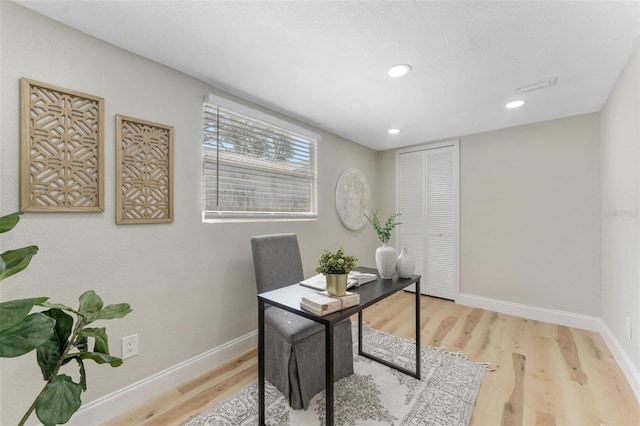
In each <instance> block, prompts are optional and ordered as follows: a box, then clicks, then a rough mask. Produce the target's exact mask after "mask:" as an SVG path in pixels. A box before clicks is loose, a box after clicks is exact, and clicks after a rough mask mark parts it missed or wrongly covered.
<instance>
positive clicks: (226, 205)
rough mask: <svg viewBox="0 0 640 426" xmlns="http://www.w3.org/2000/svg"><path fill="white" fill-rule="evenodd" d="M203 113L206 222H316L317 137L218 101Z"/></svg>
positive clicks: (207, 104) (207, 105)
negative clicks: (309, 220)
mask: <svg viewBox="0 0 640 426" xmlns="http://www.w3.org/2000/svg"><path fill="white" fill-rule="evenodd" d="M203 114H204V120H203V134H204V137H203V143H202V163H203V220H216V219H221V220H234V219H235V220H261V219H265V220H268V219H272V220H287V219H313V218H316V217H317V201H316V200H317V190H316V180H317V179H316V170H317V168H316V145H317V142H318V139H319V137H318V136H317V135H315V134H313V133H311V132H308V131H305V129H301V128H299V127H297V126H295V125H292V124H290V123H287V122H284V121H282V120H280V119H278V118H276V117H271V116H268V115H266V114H264V113H262V112H259V111H257V110H252V109H250V108H248V107H246V106H244V105H240V104H235V103H233V102H230V101H227V100H226V99H222V98H218V97H214V96H210V97H209V99H208V102H205V103H204V107H203Z"/></svg>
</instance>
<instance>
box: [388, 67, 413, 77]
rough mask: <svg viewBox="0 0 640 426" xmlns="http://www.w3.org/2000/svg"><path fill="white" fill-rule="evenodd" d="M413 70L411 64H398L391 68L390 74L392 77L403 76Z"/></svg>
mask: <svg viewBox="0 0 640 426" xmlns="http://www.w3.org/2000/svg"><path fill="white" fill-rule="evenodd" d="M409 71H411V65H408V64H398V65H394V66H392V67H391V68H389V71H388V74H389V76H390V77H402V76H403V75H406V74H407V73H408V72H409Z"/></svg>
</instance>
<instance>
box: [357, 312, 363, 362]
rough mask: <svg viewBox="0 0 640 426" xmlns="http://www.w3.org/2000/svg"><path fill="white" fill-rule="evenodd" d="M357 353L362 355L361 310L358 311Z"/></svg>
mask: <svg viewBox="0 0 640 426" xmlns="http://www.w3.org/2000/svg"><path fill="white" fill-rule="evenodd" d="M358 354H359V355H362V311H360V312H358Z"/></svg>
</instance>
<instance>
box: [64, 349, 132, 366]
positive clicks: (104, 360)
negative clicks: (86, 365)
mask: <svg viewBox="0 0 640 426" xmlns="http://www.w3.org/2000/svg"><path fill="white" fill-rule="evenodd" d="M67 357H69V358H72V357H79V358H81V359H92V360H94V361H95V362H96V363H97V364H109V365H110V366H112V367H119V366H121V365H122V359H120V358H116V357H115V356H111V355H109V354H103V353H100V352H79V353H73V354H68V355H67Z"/></svg>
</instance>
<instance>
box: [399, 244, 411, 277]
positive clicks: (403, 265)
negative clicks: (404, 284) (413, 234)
mask: <svg viewBox="0 0 640 426" xmlns="http://www.w3.org/2000/svg"><path fill="white" fill-rule="evenodd" d="M415 270H416V264H415V262H414V261H413V258H412V257H411V256H410V255H409V251H408V250H407V248H406V247H402V251H401V252H400V256H398V260H397V263H396V271H397V272H398V276H399V277H400V278H411V275H413V271H415Z"/></svg>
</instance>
